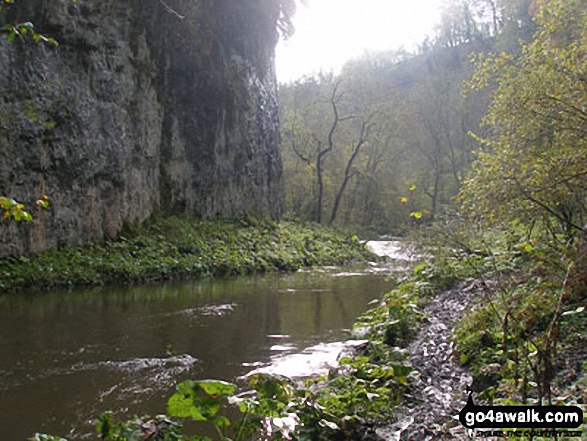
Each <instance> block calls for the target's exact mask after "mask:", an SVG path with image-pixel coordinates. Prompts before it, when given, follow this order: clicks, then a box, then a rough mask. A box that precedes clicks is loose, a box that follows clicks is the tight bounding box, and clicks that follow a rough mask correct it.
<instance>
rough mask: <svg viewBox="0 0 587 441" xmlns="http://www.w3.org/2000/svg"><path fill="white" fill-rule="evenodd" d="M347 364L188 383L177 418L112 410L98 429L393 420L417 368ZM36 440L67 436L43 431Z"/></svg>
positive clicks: (224, 440) (231, 438)
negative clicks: (239, 380) (305, 376)
mask: <svg viewBox="0 0 587 441" xmlns="http://www.w3.org/2000/svg"><path fill="white" fill-rule="evenodd" d="M340 366H341V367H340V368H339V372H338V373H336V374H333V378H330V379H329V378H327V377H321V378H317V379H312V380H308V381H307V382H306V384H305V386H296V385H295V384H294V383H293V382H292V381H291V380H290V379H288V378H286V377H277V376H271V375H267V374H255V375H252V376H250V377H248V378H247V380H246V386H245V388H246V390H245V391H244V392H240V393H238V394H236V392H237V386H236V385H235V384H232V383H227V382H225V381H220V380H200V381H184V382H182V383H180V384H179V385H178V386H177V390H176V392H175V394H173V395H172V396H171V397H170V398H169V401H168V407H167V412H168V415H169V417H168V416H166V415H158V416H156V417H154V418H151V417H149V416H143V417H140V418H139V417H134V418H133V419H131V420H130V421H126V422H117V421H115V419H114V416H113V414H112V413H111V412H107V413H105V414H103V415H102V416H101V417H99V418H98V420H97V424H96V430H97V432H98V434H99V435H100V437H101V439H102V440H104V441H144V440H148V439H158V440H162V441H211V440H212V438H210V437H203V436H199V435H186V434H183V424H181V423H178V422H176V421H173V420H172V419H170V417H172V418H176V419H180V421H189V420H192V421H201V422H205V423H208V424H209V425H210V426H211V427H213V429H214V430H215V432H216V439H217V440H219V441H243V440H249V439H256V438H257V437H268V438H271V439H293V440H300V441H310V440H331V439H341V438H342V439H352V438H354V437H355V436H357V435H358V434H359V433H360V430H361V428H362V427H364V425H365V424H366V423H368V422H370V421H377V420H383V419H384V418H389V416H390V411H391V409H392V407H393V406H395V405H397V403H399V401H400V400H401V398H402V394H403V391H404V389H405V387H406V385H407V375H408V374H409V372H410V371H411V369H410V368H409V367H407V366H405V365H403V364H401V363H400V362H399V361H398V362H396V363H395V364H393V365H390V366H382V365H380V364H373V363H371V360H370V359H369V358H368V357H363V356H361V357H345V358H343V359H341V361H340ZM231 408H232V409H237V410H238V411H239V412H240V417H237V418H234V417H233V419H232V420H231V419H230V418H229V417H228V414H229V412H227V410H229V409H231ZM232 414H234V412H233V413H232ZM30 440H31V441H66V440H63V439H62V438H58V437H53V436H51V435H45V434H38V433H37V434H35V436H34V437H32V438H30Z"/></svg>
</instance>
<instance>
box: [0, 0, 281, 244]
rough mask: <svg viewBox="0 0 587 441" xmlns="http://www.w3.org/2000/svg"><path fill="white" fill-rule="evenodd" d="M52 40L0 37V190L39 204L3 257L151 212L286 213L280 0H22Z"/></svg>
mask: <svg viewBox="0 0 587 441" xmlns="http://www.w3.org/2000/svg"><path fill="white" fill-rule="evenodd" d="M3 14H4V15H3V16H0V23H1V22H10V23H17V22H19V21H24V20H26V21H32V22H33V23H34V24H35V27H36V29H37V31H38V32H41V33H43V34H46V35H50V36H51V37H53V38H55V39H56V40H57V41H58V42H59V47H57V48H53V47H49V46H47V45H35V44H34V43H32V42H26V41H25V42H19V41H15V42H13V43H8V42H6V41H5V39H4V38H3V39H2V42H0V66H1V69H0V71H1V74H0V97H1V98H0V152H1V154H0V194H5V195H10V196H12V197H14V198H16V199H18V200H21V201H23V202H25V203H27V204H28V205H31V204H32V202H33V201H34V200H35V199H36V198H37V197H39V196H40V195H42V194H48V195H49V196H50V197H51V201H52V207H51V209H50V210H47V211H36V210H33V215H34V216H35V221H34V222H33V223H32V224H27V225H16V224H14V223H12V224H10V225H6V224H4V225H2V226H0V228H1V231H0V233H1V238H0V247H1V251H0V255H5V254H13V253H21V252H37V251H42V250H45V249H48V248H51V247H54V246H56V245H60V244H83V243H85V242H87V241H88V240H100V239H102V238H108V237H113V236H115V235H116V234H117V233H118V232H119V231H120V229H121V227H122V225H123V224H124V223H125V222H134V221H142V220H144V219H146V218H147V217H149V216H150V215H151V214H152V213H153V210H155V209H156V208H157V207H162V208H163V209H173V210H176V211H177V210H180V211H184V210H185V211H188V212H191V213H194V214H196V215H198V216H201V217H203V218H212V217H241V216H243V215H246V214H248V213H250V214H268V215H270V216H272V217H279V215H280V214H281V159H280V156H279V152H278V120H277V118H278V117H277V115H278V111H277V102H276V81H275V74H274V65H273V54H274V48H275V44H276V42H277V38H278V34H277V30H276V29H277V27H276V23H277V20H278V18H279V2H277V1H275V0H100V1H95V0H91V1H90V0H78V1H77V2H73V1H72V0H29V1H27V2H24V1H23V2H16V4H15V6H13V7H11V8H10V9H9V10H8V11H5V12H4V13H3Z"/></svg>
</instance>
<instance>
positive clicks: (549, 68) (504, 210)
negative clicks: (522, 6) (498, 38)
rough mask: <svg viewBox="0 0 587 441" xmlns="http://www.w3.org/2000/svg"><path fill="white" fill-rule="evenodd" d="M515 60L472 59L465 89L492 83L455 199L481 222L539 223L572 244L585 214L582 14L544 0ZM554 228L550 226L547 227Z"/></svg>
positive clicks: (585, 23) (577, 2)
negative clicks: (480, 131)
mask: <svg viewBox="0 0 587 441" xmlns="http://www.w3.org/2000/svg"><path fill="white" fill-rule="evenodd" d="M536 20H537V25H538V30H537V32H536V34H535V39H534V41H532V42H531V43H528V44H525V45H523V48H522V54H521V55H520V56H519V57H518V58H516V57H514V56H512V55H507V54H500V55H489V56H478V57H477V59H476V65H477V71H476V73H475V75H474V77H473V78H472V80H471V82H470V85H471V87H472V88H473V89H480V88H484V87H487V86H488V85H489V84H491V82H492V81H495V82H496V83H497V84H498V88H497V91H496V93H495V95H494V98H493V102H492V104H491V106H490V109H489V113H488V115H487V116H486V118H485V124H486V125H487V126H489V128H490V130H491V131H492V132H493V135H492V136H491V137H485V138H480V141H481V142H482V143H483V146H484V148H483V150H482V151H481V152H479V155H478V160H477V161H476V163H475V164H474V167H473V172H472V173H471V174H470V176H469V177H468V179H467V180H466V182H465V184H464V187H463V190H462V193H461V196H460V197H461V200H462V202H463V208H464V209H465V210H466V212H467V213H468V214H469V215H471V216H475V217H477V218H482V219H484V220H485V221H486V222H497V221H503V220H511V219H520V220H524V221H526V222H527V223H532V222H543V223H544V224H545V225H546V226H547V227H548V228H549V229H550V230H551V231H552V232H553V233H556V232H563V233H564V236H565V238H566V239H572V238H573V237H574V236H575V235H576V233H577V232H578V231H580V230H581V229H582V227H583V225H584V223H585V216H586V215H587V184H585V182H586V180H585V177H586V176H587V110H586V109H587V56H586V54H587V34H586V33H585V29H587V8H586V6H585V2H584V1H583V0H564V1H563V0H551V1H549V2H548V3H547V4H546V5H545V6H544V7H543V8H542V9H541V10H540V12H539V13H538V16H537V18H536ZM555 227H558V228H555Z"/></svg>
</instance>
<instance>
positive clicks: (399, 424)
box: [376, 282, 480, 441]
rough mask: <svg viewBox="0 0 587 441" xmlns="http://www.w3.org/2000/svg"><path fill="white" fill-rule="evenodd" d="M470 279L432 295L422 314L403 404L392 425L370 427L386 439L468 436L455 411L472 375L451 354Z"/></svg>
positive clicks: (471, 293)
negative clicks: (409, 381) (422, 317)
mask: <svg viewBox="0 0 587 441" xmlns="http://www.w3.org/2000/svg"><path fill="white" fill-rule="evenodd" d="M478 295H480V293H479V291H478V289H477V288H476V286H475V284H474V283H473V284H471V282H469V284H466V283H465V284H462V285H460V286H459V287H457V288H454V289H451V290H448V291H445V292H443V293H441V294H439V295H438V296H436V298H434V299H433V300H432V301H431V302H430V303H429V304H428V306H427V307H426V309H425V313H426V314H427V319H426V322H425V324H424V325H423V327H422V330H421V331H420V333H419V334H418V337H417V338H416V340H415V341H414V342H412V344H411V345H410V352H411V356H410V362H411V364H412V366H413V368H414V372H413V373H412V374H411V377H412V379H411V383H410V384H411V386H410V390H409V391H408V393H407V395H406V400H405V402H404V404H403V405H402V406H401V407H400V408H398V410H397V412H396V414H395V415H396V417H397V420H396V422H394V423H393V424H392V425H389V426H386V427H382V428H379V429H377V430H376V433H377V435H378V436H379V438H380V439H384V440H387V441H404V440H441V439H463V440H464V439H468V438H467V435H466V433H465V430H464V428H463V427H462V426H461V425H460V423H459V421H458V419H457V416H458V413H459V411H460V410H461V409H462V408H463V407H464V405H465V403H466V398H467V395H466V388H467V386H468V385H471V382H472V375H471V374H470V372H468V371H467V370H466V369H464V368H463V367H462V366H461V365H460V364H459V363H458V360H455V358H454V349H455V348H454V343H453V342H452V341H451V335H452V330H453V328H454V326H455V323H456V322H457V320H458V319H459V318H460V317H461V316H462V314H463V313H464V311H465V309H466V308H467V307H468V306H469V305H470V304H471V302H472V301H473V299H474V298H475V296H478Z"/></svg>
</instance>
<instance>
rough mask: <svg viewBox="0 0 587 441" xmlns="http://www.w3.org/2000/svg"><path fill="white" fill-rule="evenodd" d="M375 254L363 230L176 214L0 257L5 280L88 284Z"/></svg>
mask: <svg viewBox="0 0 587 441" xmlns="http://www.w3.org/2000/svg"><path fill="white" fill-rule="evenodd" d="M372 257H373V256H372V255H371V254H370V253H369V252H368V251H367V250H366V249H365V246H364V244H362V243H361V242H360V241H359V240H358V238H356V237H354V238H352V237H347V236H345V235H342V234H340V233H337V232H335V231H333V230H330V229H328V228H325V227H320V226H317V225H304V224H299V223H294V222H281V223H272V222H258V223H257V224H256V225H250V224H249V223H246V222H222V221H217V222H204V221H196V220H194V219H191V218H187V217H184V218H178V217H172V218H168V219H162V220H159V221H156V222H153V223H149V224H145V225H143V226H139V227H135V228H134V229H127V234H126V235H124V236H121V237H120V238H118V239H115V240H110V241H107V242H104V243H95V244H90V245H87V246H85V247H64V248H60V249H54V250H51V251H48V252H45V253H42V254H39V255H35V256H29V257H25V256H20V257H7V258H4V259H0V287H1V288H2V289H4V290H17V289H22V288H25V287H34V286H43V287H44V288H47V287H51V286H88V285H100V284H104V283H115V282H116V283H128V282H137V281H153V280H164V279H173V278H186V277H211V276H223V275H243V274H248V273H253V272H266V271H292V270H296V269H299V268H303V267H308V266H314V265H339V264H343V263H348V262H350V261H353V260H366V259H367V258H372Z"/></svg>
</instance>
